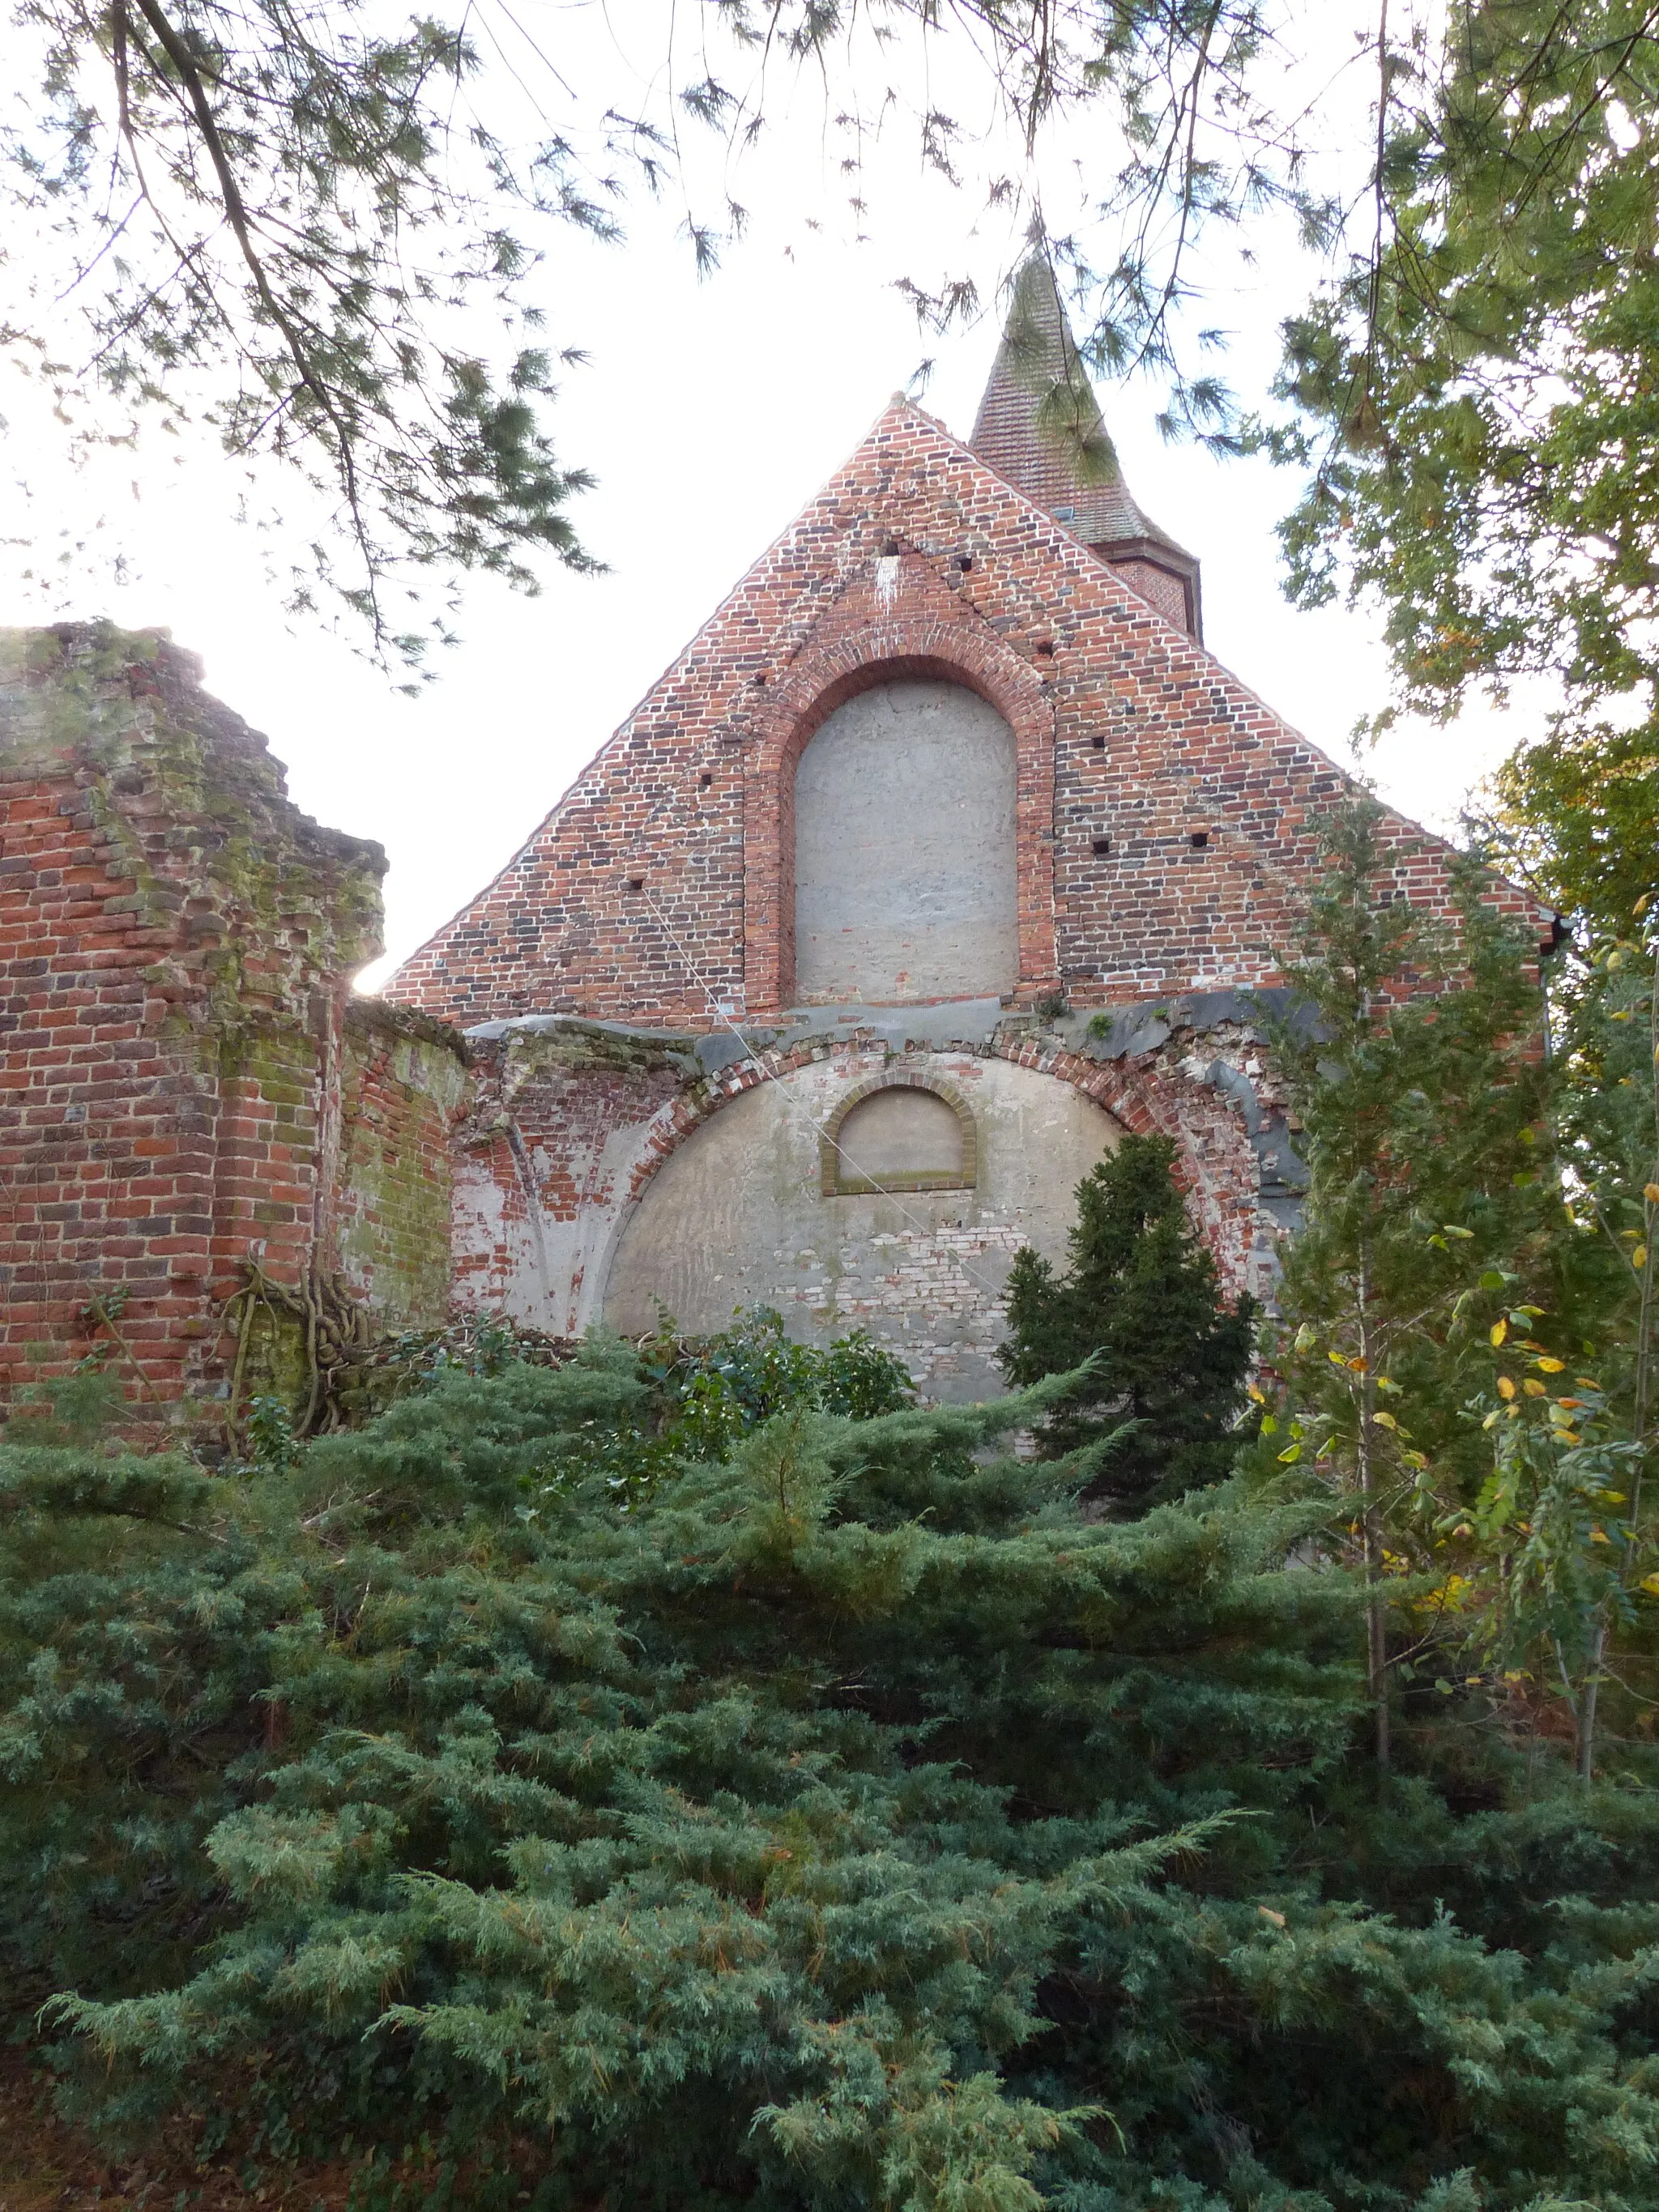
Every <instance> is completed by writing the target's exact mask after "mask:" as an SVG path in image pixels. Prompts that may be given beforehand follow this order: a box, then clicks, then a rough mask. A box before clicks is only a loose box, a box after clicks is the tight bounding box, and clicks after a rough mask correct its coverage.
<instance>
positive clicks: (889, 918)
mask: <svg viewBox="0 0 1659 2212" xmlns="http://www.w3.org/2000/svg"><path fill="white" fill-rule="evenodd" d="M1014 799H1015V760H1014V733H1013V732H1012V730H1011V729H1010V728H1009V727H1008V725H1007V724H1006V722H1005V721H1004V720H1003V719H1002V717H1001V715H1000V714H998V713H997V711H996V709H995V708H994V707H992V706H990V705H988V704H987V702H986V701H985V700H983V699H981V697H980V696H978V694H977V693H976V692H973V691H969V690H965V689H964V688H963V686H962V685H961V684H945V683H939V682H933V681H907V682H902V683H895V684H878V685H877V686H876V687H875V689H874V690H870V691H862V692H860V693H859V694H858V695H857V696H856V697H854V698H852V699H848V701H847V702H845V703H844V704H843V705H842V706H840V707H837V708H836V710H835V712H834V713H833V714H831V715H830V716H829V719H828V720H826V721H825V723H824V725H823V728H822V729H821V730H819V731H818V732H817V735H816V736H815V737H814V738H813V739H812V741H811V744H809V745H808V746H807V748H806V750H805V752H804V753H803V754H802V755H801V758H800V764H799V768H798V769H796V772H795V987H796V990H797V992H798V993H799V995H800V997H801V998H803V999H805V1000H844V999H852V998H858V997H860V996H862V997H867V998H874V999H882V1000H889V1001H903V1000H917V999H943V998H950V997H953V996H955V997H960V996H962V995H964V994H969V993H975V994H986V993H1000V992H1003V991H1007V990H1011V989H1012V987H1013V984H1014V981H1015V978H1016V977H1017V975H1018V972H1019V944H1018V893H1017V889H1016V882H1015V860H1014Z"/></svg>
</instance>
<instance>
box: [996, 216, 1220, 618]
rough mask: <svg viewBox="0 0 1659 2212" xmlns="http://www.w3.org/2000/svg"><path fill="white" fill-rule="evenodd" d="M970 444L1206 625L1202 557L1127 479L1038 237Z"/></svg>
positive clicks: (1153, 595) (1107, 558)
mask: <svg viewBox="0 0 1659 2212" xmlns="http://www.w3.org/2000/svg"><path fill="white" fill-rule="evenodd" d="M968 443H969V446H970V447H972V449H973V451H974V452H975V453H977V454H978V456H979V458H980V459H981V460H982V461H983V462H985V463H986V465H987V467H990V468H993V469H994V470H995V471H996V472H997V474H998V475H999V476H1000V477H1004V478H1006V481H1007V482H1008V483H1011V484H1012V485H1013V486H1014V487H1015V489H1017V490H1018V491H1022V492H1024V495H1025V496H1026V498H1027V499H1029V500H1030V501H1033V502H1034V503H1035V504H1036V506H1038V507H1044V508H1046V509H1047V511H1048V513H1050V514H1052V515H1053V516H1054V520H1056V521H1057V522H1061V523H1064V525H1065V526H1066V529H1068V530H1069V531H1070V532H1072V534H1073V537H1076V538H1081V539H1082V540H1083V542H1084V544H1085V545H1087V546H1088V547H1089V548H1090V550H1091V551H1092V552H1094V553H1097V554H1098V556H1100V558H1101V559H1102V560H1103V561H1104V562H1106V563H1107V565H1108V566H1109V568H1114V569H1115V570H1116V571H1117V572H1118V573H1119V574H1121V576H1122V578H1123V580H1124V581H1125V582H1126V583H1127V584H1128V585H1129V586H1131V587H1132V588H1133V590H1135V591H1137V592H1139V593H1140V595H1141V597H1142V598H1143V599H1149V600H1150V601H1151V602H1152V605H1154V606H1155V607H1157V608H1158V611H1159V612H1160V613H1161V614H1163V615H1164V616H1166V617H1168V618H1169V620H1170V621H1171V622H1173V623H1176V625H1177V626H1178V627H1179V628H1181V629H1184V630H1186V631H1188V633H1189V634H1190V635H1192V636H1194V637H1197V636H1199V635H1200V634H1201V633H1200V610H1199V574H1198V562H1197V561H1196V559H1195V558H1194V556H1193V555H1192V554H1190V553H1188V551H1187V550H1186V549H1185V547H1184V546H1181V545H1178V544H1176V541H1175V539H1174V538H1171V537H1170V534H1169V532H1167V531H1164V530H1160V529H1159V527H1158V525H1157V523H1155V522H1154V521H1152V520H1151V518H1150V517H1149V516H1148V515H1146V513H1143V512H1142V510H1141V508H1140V507H1139V506H1138V505H1137V503H1136V501H1135V498H1134V495H1133V493H1132V492H1131V491H1130V489H1129V487H1128V485H1127V483H1125V482H1124V480H1123V471H1122V469H1121V467H1120V466H1119V464H1118V459H1117V453H1116V450H1115V447H1113V444H1112V441H1111V439H1110V437H1109V435H1108V434H1107V429H1106V425H1105V422H1103V419H1102V416H1101V412H1100V404H1099V402H1098V400H1097V398H1095V392H1094V387H1093V386H1092V385H1091V383H1090V381H1089V377H1088V372H1087V371H1086V369H1085V367H1084V364H1083V358H1082V356H1081V355H1080V354H1079V351H1078V346H1077V341H1076V339H1075V338H1074V337H1073V336H1072V331H1071V326H1070V325H1069V324H1068V323H1067V321H1066V310H1065V308H1064V307H1063V306H1062V305H1061V304H1060V294H1059V292H1058V290H1057V289H1055V285H1054V271H1053V270H1052V269H1051V268H1050V266H1049V263H1048V257H1047V255H1046V254H1045V253H1044V252H1042V248H1041V247H1040V246H1039V247H1038V248H1037V249H1036V251H1035V252H1033V253H1032V254H1031V255H1030V258H1029V259H1028V260H1027V261H1026V262H1025V264H1024V266H1023V267H1022V269H1021V270H1020V272H1019V274H1018V276H1017V277H1016V278H1015V280H1014V291H1013V298H1012V302H1011V304H1010V307H1009V311H1008V320H1007V324H1006V326H1005V328H1004V331H1003V334H1002V343H1001V344H1000V346H999V347H998V349H997V357H996V360H995V362H994V363H993V365H992V368H991V380H990V382H989V383H988V384H987V386H986V387H985V397H984V398H982V399H981V401H980V403H979V413H978V414H977V415H976V416H975V418H974V428H973V435H971V437H970V438H969V441H968Z"/></svg>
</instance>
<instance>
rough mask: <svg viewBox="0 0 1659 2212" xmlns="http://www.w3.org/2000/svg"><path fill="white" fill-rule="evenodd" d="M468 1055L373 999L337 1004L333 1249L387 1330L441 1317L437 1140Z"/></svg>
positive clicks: (427, 1025) (464, 1095)
mask: <svg viewBox="0 0 1659 2212" xmlns="http://www.w3.org/2000/svg"><path fill="white" fill-rule="evenodd" d="M471 1057H472V1055H471V1051H470V1050H469V1048H468V1047H467V1045H466V1042H465V1039H464V1038H463V1037H461V1036H460V1035H459V1033H458V1032H457V1031H456V1030H452V1029H450V1028H449V1027H447V1024H443V1023H440V1022H436V1021H434V1020H432V1019H431V1018H430V1017H429V1016H427V1015H422V1014H413V1015H411V1014H410V1013H409V1012H406V1011H404V1009H402V1008H398V1007H392V1006H386V1005H385V1004H384V1003H383V1002H381V1001H379V1000H352V1001H350V1002H349V1005H348V1006H347V1009H346V1023H345V1054H344V1065H343V1069H342V1079H341V1087H342V1099H341V1110H342V1121H343V1129H342V1136H341V1162H340V1175H339V1192H338V1200H337V1211H336V1229H335V1235H336V1242H337V1249H338V1255H339V1263H340V1267H341V1271H342V1273H343V1274H344V1276H345V1278H346V1279H347V1281H348V1282H349V1283H350V1284H352V1285H354V1287H356V1289H358V1290H359V1291H362V1293H363V1294H364V1295H365V1296H366V1297H368V1300H369V1302H370V1304H372V1306H373V1308H374V1313H375V1315H376V1316H377V1317H378V1318H379V1319H380V1321H382V1322H384V1323H385V1325H386V1327H388V1328H394V1329H395V1328H440V1327H441V1326H442V1324H443V1322H445V1321H446V1320H447V1318H448V1314H449V1304H450V1289H449V1215H450V1201H451V1198H452V1195H453V1175H452V1171H451V1163H450V1155H449V1142H448V1140H449V1133H450V1130H451V1128H452V1127H453V1124H454V1122H455V1121H456V1119H457V1117H458V1116H459V1114H460V1113H461V1112H462V1111H463V1110H464V1109H465V1105H466V1103H468V1100H469V1098H470V1095H471V1078H470V1076H469V1073H468V1069H469V1066H470V1064H471Z"/></svg>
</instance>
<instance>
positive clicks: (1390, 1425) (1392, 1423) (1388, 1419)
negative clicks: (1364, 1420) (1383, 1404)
mask: <svg viewBox="0 0 1659 2212" xmlns="http://www.w3.org/2000/svg"><path fill="white" fill-rule="evenodd" d="M1371 1419H1372V1420H1373V1421H1374V1422H1375V1423H1376V1426H1377V1427H1378V1428H1379V1429H1397V1428H1398V1427H1399V1426H1400V1424H1399V1422H1398V1421H1396V1420H1395V1417H1394V1415H1393V1414H1392V1413H1373V1414H1372V1415H1371Z"/></svg>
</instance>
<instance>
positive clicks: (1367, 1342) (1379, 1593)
mask: <svg viewBox="0 0 1659 2212" xmlns="http://www.w3.org/2000/svg"><path fill="white" fill-rule="evenodd" d="M1359 1357H1360V1359H1361V1361H1362V1362H1363V1364H1362V1366H1361V1368H1360V1373H1359V1440H1358V1446H1357V1449H1356V1457H1357V1459H1358V1474H1359V1532H1360V1542H1361V1547H1362V1550H1363V1553H1364V1561H1365V1585H1366V1593H1367V1594H1366V1600H1365V1680H1366V1686H1367V1687H1368V1688H1369V1690H1370V1699H1371V1712H1372V1715H1373V1717H1374V1720H1375V1723H1376V1764H1377V1769H1378V1771H1379V1772H1381V1773H1383V1774H1386V1773H1387V1772H1388V1771H1389V1759H1390V1755H1391V1747H1390V1743H1389V1638H1388V1607H1387V1605H1386V1603H1385V1601H1384V1600H1383V1516H1382V1511H1381V1510H1380V1508H1379V1506H1378V1504H1377V1495H1376V1456H1375V1445H1376V1425H1375V1423H1374V1422H1373V1421H1372V1419H1371V1415H1372V1414H1373V1413H1375V1412H1376V1379H1375V1376H1374V1373H1373V1361H1372V1358H1371V1330H1370V1268H1369V1266H1368V1264H1367V1262H1366V1261H1365V1260H1364V1258H1362V1259H1361V1261H1360V1263H1359Z"/></svg>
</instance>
